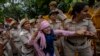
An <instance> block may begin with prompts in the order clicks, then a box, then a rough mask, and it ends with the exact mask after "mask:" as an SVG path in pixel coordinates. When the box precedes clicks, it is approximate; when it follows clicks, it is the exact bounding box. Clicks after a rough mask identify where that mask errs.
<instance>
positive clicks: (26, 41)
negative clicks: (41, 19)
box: [20, 19, 34, 56]
mask: <svg viewBox="0 0 100 56" xmlns="http://www.w3.org/2000/svg"><path fill="white" fill-rule="evenodd" d="M20 26H21V28H22V29H21V32H20V38H21V42H22V48H21V51H22V56H34V51H33V46H32V45H31V44H30V40H31V39H32V37H33V31H32V29H31V25H30V22H29V20H28V19H22V20H21V22H20Z"/></svg>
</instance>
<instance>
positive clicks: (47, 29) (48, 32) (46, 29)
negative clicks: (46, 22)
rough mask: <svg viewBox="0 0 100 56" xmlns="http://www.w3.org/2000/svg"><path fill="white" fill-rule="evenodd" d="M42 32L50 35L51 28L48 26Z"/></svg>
mask: <svg viewBox="0 0 100 56" xmlns="http://www.w3.org/2000/svg"><path fill="white" fill-rule="evenodd" d="M43 32H44V33H45V34H50V33H51V27H50V26H49V27H47V28H45V29H43Z"/></svg>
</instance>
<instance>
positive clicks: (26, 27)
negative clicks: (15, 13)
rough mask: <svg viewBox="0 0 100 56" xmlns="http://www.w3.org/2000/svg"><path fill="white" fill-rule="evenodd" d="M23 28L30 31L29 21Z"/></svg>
mask: <svg viewBox="0 0 100 56" xmlns="http://www.w3.org/2000/svg"><path fill="white" fill-rule="evenodd" d="M23 27H24V29H26V30H29V29H30V28H31V25H30V23H29V21H27V22H25V23H24V25H23Z"/></svg>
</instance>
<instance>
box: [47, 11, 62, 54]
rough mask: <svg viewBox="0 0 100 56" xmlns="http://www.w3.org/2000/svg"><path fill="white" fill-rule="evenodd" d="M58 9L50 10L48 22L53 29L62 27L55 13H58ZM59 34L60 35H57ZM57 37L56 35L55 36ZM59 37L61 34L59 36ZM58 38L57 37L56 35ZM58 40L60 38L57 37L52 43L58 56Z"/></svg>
mask: <svg viewBox="0 0 100 56" xmlns="http://www.w3.org/2000/svg"><path fill="white" fill-rule="evenodd" d="M58 13H59V12H58V11H56V10H52V11H51V12H50V14H49V18H50V20H49V23H50V25H51V27H52V28H53V29H63V27H62V23H61V21H60V20H59V19H58V17H57V15H58ZM59 36H60V35H59ZM56 37H58V36H56ZM60 37H61V36H60ZM58 38H59V37H58ZM60 41H61V38H60V39H57V40H56V41H55V42H54V45H55V53H56V56H60V53H59V51H60Z"/></svg>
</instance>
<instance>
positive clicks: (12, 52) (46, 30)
mask: <svg viewBox="0 0 100 56" xmlns="http://www.w3.org/2000/svg"><path fill="white" fill-rule="evenodd" d="M49 6H50V10H51V11H50V13H49V19H48V20H46V19H44V18H43V16H42V15H39V16H38V19H28V18H23V19H22V20H20V21H19V22H17V21H16V20H13V21H11V23H10V24H9V27H7V28H6V27H5V24H4V23H0V56H93V54H94V49H93V47H92V45H91V44H92V39H95V38H96V37H95V36H96V28H95V26H94V24H93V22H92V20H91V16H90V15H89V14H88V10H89V6H88V5H87V4H86V3H83V2H77V3H75V4H74V6H73V9H72V11H71V13H70V15H71V16H72V19H68V18H67V16H66V15H65V14H64V13H63V12H62V11H61V10H60V9H58V8H57V3H56V1H51V2H50V3H49ZM77 54H78V55H77Z"/></svg>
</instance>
